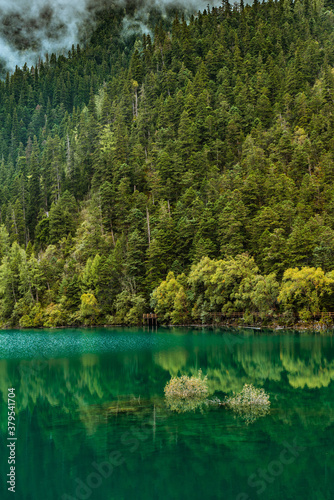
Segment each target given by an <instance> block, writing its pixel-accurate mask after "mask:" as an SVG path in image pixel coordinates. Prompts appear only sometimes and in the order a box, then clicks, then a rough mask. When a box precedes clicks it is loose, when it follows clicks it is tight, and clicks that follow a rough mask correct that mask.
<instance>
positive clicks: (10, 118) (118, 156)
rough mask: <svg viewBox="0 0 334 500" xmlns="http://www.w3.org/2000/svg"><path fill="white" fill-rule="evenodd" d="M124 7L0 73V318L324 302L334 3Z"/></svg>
mask: <svg viewBox="0 0 334 500" xmlns="http://www.w3.org/2000/svg"><path fill="white" fill-rule="evenodd" d="M124 15H126V12H124V11H123V10H121V9H119V10H117V9H115V10H113V11H107V12H104V13H101V14H100V19H99V23H98V26H97V29H96V31H95V32H94V34H93V36H92V38H91V40H90V42H89V43H87V45H86V46H85V47H79V46H78V47H72V49H71V50H70V51H69V53H68V57H64V56H59V57H57V56H56V55H55V54H52V55H50V56H48V57H47V59H46V60H44V61H41V62H40V63H39V64H38V65H37V66H36V67H33V68H30V69H29V68H28V67H26V66H25V67H23V68H21V69H20V68H17V69H16V71H15V72H14V74H12V75H7V78H6V79H5V80H4V81H3V82H1V84H0V118H1V119H0V155H1V157H2V161H1V165H0V217H1V221H0V222H1V223H2V226H1V229H0V257H1V259H2V264H1V267H0V297H1V306H0V319H1V323H2V325H3V326H9V325H12V326H13V325H21V326H26V327H29V326H43V325H44V326H59V325H63V324H73V325H77V324H82V323H84V324H88V325H90V324H104V323H127V324H129V323H137V322H140V321H141V317H142V314H143V313H144V312H146V311H149V310H151V309H152V308H154V309H155V311H157V312H158V314H159V317H160V318H161V320H164V321H166V322H169V321H172V322H174V323H180V322H181V323H184V322H189V321H205V320H206V319H207V318H208V314H211V313H214V312H221V311H223V312H233V311H245V310H246V311H247V313H248V314H251V313H253V312H257V313H260V314H262V315H263V316H265V315H268V314H278V313H284V314H285V317H286V318H285V320H284V321H286V322H287V323H289V322H291V321H293V317H294V314H295V313H299V314H300V315H301V317H302V318H303V319H305V320H307V319H309V318H310V317H311V315H312V314H319V313H320V312H321V311H323V310H326V309H327V310H332V311H334V296H333V291H334V187H333V180H334V139H333V137H334V116H333V110H334V107H333V105H334V69H333V66H334V29H333V28H334V14H333V12H332V10H331V8H330V7H326V8H325V7H324V5H323V3H322V2H321V0H320V1H318V0H315V1H312V2H310V1H303V2H300V1H299V0H296V1H295V2H294V3H293V4H292V3H290V2H289V1H287V0H284V2H272V1H268V2H266V3H263V4H260V3H259V2H258V1H255V2H254V4H253V5H252V6H248V5H247V6H244V5H243V3H241V4H240V6H238V7H236V6H235V7H233V8H232V7H231V5H230V4H229V3H228V2H226V1H224V2H223V6H222V7H219V8H213V9H211V10H206V11H204V12H201V13H198V14H197V15H195V16H192V17H191V18H189V19H187V20H186V19H185V18H184V16H183V15H182V12H178V13H177V12H175V9H170V11H168V15H167V16H166V15H162V14H160V13H159V12H157V11H156V10H155V11H151V12H150V13H149V14H148V16H147V29H149V30H150V31H151V33H152V36H150V35H148V34H147V35H143V36H140V35H136V34H135V33H132V34H131V32H128V33H124V23H122V16H124ZM316 268H317V269H316ZM168 273H169V274H168ZM167 275H168V280H167V281H164V280H165V279H166V276H167ZM157 287H158V288H157ZM154 290H155V291H154ZM153 291H154V292H153ZM152 292H153V296H152V295H151V294H152ZM150 301H151V302H150Z"/></svg>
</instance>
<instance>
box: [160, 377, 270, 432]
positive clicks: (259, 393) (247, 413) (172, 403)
mask: <svg viewBox="0 0 334 500" xmlns="http://www.w3.org/2000/svg"><path fill="white" fill-rule="evenodd" d="M208 397H209V388H208V377H207V375H206V376H205V377H204V378H203V377H202V372H201V370H200V371H199V372H198V375H197V376H195V375H193V376H191V377H189V376H187V375H181V376H179V377H172V378H171V380H170V381H169V382H167V384H166V386H165V401H166V405H167V407H168V408H169V409H170V410H172V411H176V412H178V413H184V412H187V411H195V410H198V409H199V410H202V409H203V408H204V407H206V406H208V405H209V404H210V405H216V406H219V405H225V406H226V407H227V408H229V409H231V410H232V411H233V412H234V413H235V414H236V415H237V416H239V417H241V418H242V419H243V420H245V421H246V423H247V424H250V423H254V422H255V421H256V420H257V419H258V418H260V417H264V416H265V415H268V414H269V411H270V401H269V394H267V393H266V392H265V391H264V389H258V388H256V387H254V386H253V385H252V384H245V385H244V386H243V389H242V391H241V392H240V393H238V394H235V393H234V395H233V397H229V398H226V399H225V401H223V402H222V401H221V400H220V399H219V398H217V397H214V398H212V399H208Z"/></svg>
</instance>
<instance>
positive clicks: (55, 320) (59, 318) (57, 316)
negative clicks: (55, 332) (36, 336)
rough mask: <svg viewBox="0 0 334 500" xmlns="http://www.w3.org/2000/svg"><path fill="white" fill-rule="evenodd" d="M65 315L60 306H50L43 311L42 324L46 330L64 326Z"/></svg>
mask: <svg viewBox="0 0 334 500" xmlns="http://www.w3.org/2000/svg"><path fill="white" fill-rule="evenodd" d="M65 321H66V315H65V314H64V310H63V307H62V305H61V304H50V305H48V306H47V307H46V308H45V310H44V323H43V325H44V326H46V327H47V328H55V327H57V326H62V325H64V323H65Z"/></svg>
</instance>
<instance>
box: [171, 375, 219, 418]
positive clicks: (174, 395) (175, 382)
mask: <svg viewBox="0 0 334 500" xmlns="http://www.w3.org/2000/svg"><path fill="white" fill-rule="evenodd" d="M208 394H209V391H208V383H207V377H206V376H205V377H202V372H201V370H199V372H198V376H197V377H196V376H192V377H188V376H187V375H182V376H181V377H173V378H172V379H171V380H170V381H169V382H168V383H167V384H166V387H165V396H166V403H167V406H168V407H169V408H170V409H171V410H173V411H177V412H186V411H191V410H192V411H195V410H196V409H198V408H202V407H203V405H206V398H207V396H208Z"/></svg>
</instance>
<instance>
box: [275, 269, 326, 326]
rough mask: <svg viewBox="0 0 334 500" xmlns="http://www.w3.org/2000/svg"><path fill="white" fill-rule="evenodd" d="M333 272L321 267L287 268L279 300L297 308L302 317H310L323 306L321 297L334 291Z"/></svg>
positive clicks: (287, 305)
mask: <svg viewBox="0 0 334 500" xmlns="http://www.w3.org/2000/svg"><path fill="white" fill-rule="evenodd" d="M332 274H333V273H328V274H325V273H324V271H323V270H322V269H320V268H317V269H316V268H315V267H302V268H301V269H298V268H293V269H287V270H286V271H285V273H284V275H283V281H282V286H281V290H280V293H279V296H278V302H280V303H282V304H283V305H284V306H285V307H290V308H293V309H295V310H297V311H298V312H299V313H300V315H301V317H302V319H305V320H307V319H309V318H310V316H311V314H313V313H316V312H318V311H319V310H320V307H321V298H322V297H323V296H324V295H325V294H328V295H331V294H332V293H333V291H334V279H333V275H332Z"/></svg>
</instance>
